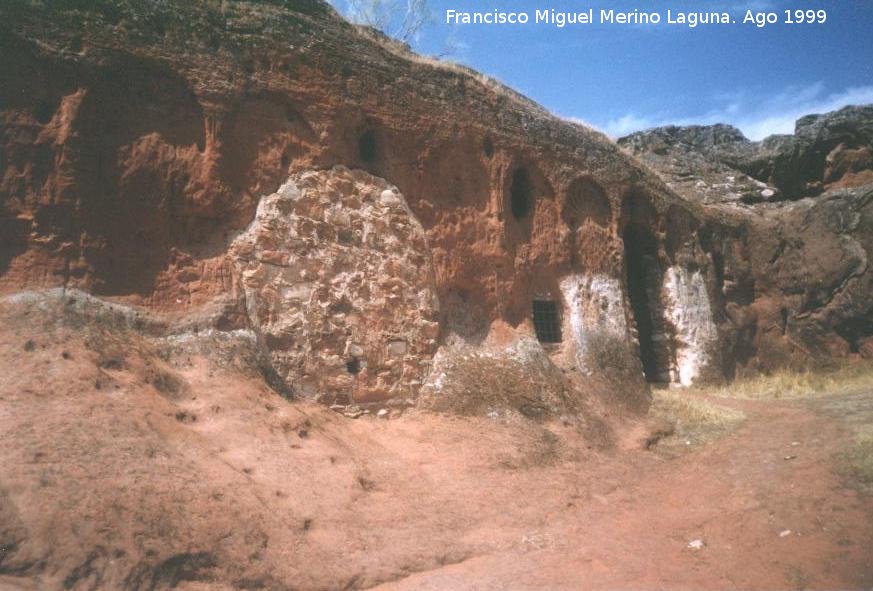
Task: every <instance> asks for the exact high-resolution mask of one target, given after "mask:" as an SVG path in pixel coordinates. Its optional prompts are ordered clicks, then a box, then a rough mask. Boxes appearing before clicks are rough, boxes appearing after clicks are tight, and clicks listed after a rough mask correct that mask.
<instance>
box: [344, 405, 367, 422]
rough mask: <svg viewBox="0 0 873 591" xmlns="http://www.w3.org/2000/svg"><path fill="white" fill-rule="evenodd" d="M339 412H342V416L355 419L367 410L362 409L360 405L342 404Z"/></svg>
mask: <svg viewBox="0 0 873 591" xmlns="http://www.w3.org/2000/svg"><path fill="white" fill-rule="evenodd" d="M340 412H342V413H343V416H346V417H349V418H350V419H357V418H358V417H359V416H361V415H363V414H366V412H367V411H365V410H364V409H362V408H361V407H360V406H355V405H352V406H344V407H342V410H340Z"/></svg>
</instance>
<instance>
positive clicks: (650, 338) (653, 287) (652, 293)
mask: <svg viewBox="0 0 873 591" xmlns="http://www.w3.org/2000/svg"><path fill="white" fill-rule="evenodd" d="M623 238H624V256H625V267H626V269H627V289H628V297H629V298H630V303H631V309H632V310H633V315H634V321H635V322H636V325H637V333H638V335H639V339H640V360H641V361H642V364H643V373H645V375H646V380H647V381H649V382H654V383H663V382H669V381H670V371H669V369H670V357H671V354H670V347H669V342H668V340H667V331H666V323H665V319H664V311H663V306H662V303H661V298H660V292H661V280H662V276H663V274H662V272H661V267H660V265H659V264H658V242H657V240H655V236H654V235H653V234H652V231H651V230H649V229H648V228H646V227H644V226H642V225H640V224H637V223H631V224H628V225H627V226H626V227H625V230H624V236H623Z"/></svg>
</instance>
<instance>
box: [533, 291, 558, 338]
mask: <svg viewBox="0 0 873 591" xmlns="http://www.w3.org/2000/svg"><path fill="white" fill-rule="evenodd" d="M533 321H534V330H535V331H536V333H537V339H538V340H539V342H541V343H560V342H561V316H560V314H559V313H558V304H557V302H552V301H548V300H534V303H533Z"/></svg>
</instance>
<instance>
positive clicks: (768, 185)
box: [618, 105, 873, 203]
mask: <svg viewBox="0 0 873 591" xmlns="http://www.w3.org/2000/svg"><path fill="white" fill-rule="evenodd" d="M618 144H619V145H620V146H622V147H623V148H624V149H626V150H627V151H629V152H630V153H632V154H634V155H635V156H637V157H639V158H640V159H641V160H642V161H643V162H645V163H646V164H648V165H650V166H651V167H652V168H654V169H655V170H657V171H658V172H659V173H661V174H662V175H663V176H664V178H665V180H666V181H667V182H668V184H669V185H670V186H671V188H673V189H675V190H677V191H678V192H679V193H680V194H682V195H683V196H685V197H687V198H689V199H692V200H700V199H702V200H703V201H704V202H705V203H723V202H724V203H730V202H735V201H737V202H742V203H760V202H772V201H783V200H796V199H800V198H803V197H814V196H816V195H820V194H821V193H822V192H824V191H826V190H828V189H835V188H850V187H857V186H862V185H865V184H869V183H873V105H865V106H857V107H854V106H850V107H845V108H843V109H840V110H839V111H834V112H832V113H826V114H823V115H807V116H806V117H802V118H800V119H798V120H797V123H796V124H795V131H794V135H774V136H770V137H768V138H765V139H764V140H763V141H760V142H752V141H750V140H748V139H746V137H745V136H744V135H743V134H742V133H741V132H740V130H738V129H736V128H734V127H731V126H730V125H722V124H718V125H709V126H700V125H694V126H689V127H675V126H670V127H661V128H656V129H651V130H647V131H642V132H638V133H634V134H631V135H629V136H627V137H623V138H621V139H619V140H618Z"/></svg>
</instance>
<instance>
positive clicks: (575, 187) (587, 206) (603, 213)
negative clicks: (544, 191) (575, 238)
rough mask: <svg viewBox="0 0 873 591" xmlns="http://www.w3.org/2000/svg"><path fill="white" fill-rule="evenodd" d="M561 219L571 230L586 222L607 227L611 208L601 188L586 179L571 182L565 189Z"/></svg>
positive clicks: (610, 216) (594, 182)
mask: <svg viewBox="0 0 873 591" xmlns="http://www.w3.org/2000/svg"><path fill="white" fill-rule="evenodd" d="M561 218H562V219H563V220H564V223H565V224H567V226H568V227H570V228H571V229H573V230H575V229H576V228H577V227H579V226H581V225H582V224H583V223H585V222H586V221H587V220H590V221H592V222H594V223H595V224H597V225H598V226H603V227H606V226H608V225H609V222H610V219H611V218H612V207H611V206H610V205H609V198H608V197H607V196H606V192H605V191H604V190H603V187H601V186H600V184H598V183H597V182H596V181H594V180H592V179H590V178H588V177H581V178H578V179H576V180H575V181H573V183H572V184H571V185H570V187H569V188H568V189H567V196H566V199H565V200H564V206H563V207H562V208H561Z"/></svg>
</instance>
